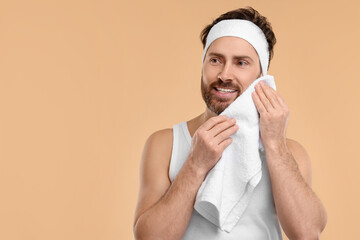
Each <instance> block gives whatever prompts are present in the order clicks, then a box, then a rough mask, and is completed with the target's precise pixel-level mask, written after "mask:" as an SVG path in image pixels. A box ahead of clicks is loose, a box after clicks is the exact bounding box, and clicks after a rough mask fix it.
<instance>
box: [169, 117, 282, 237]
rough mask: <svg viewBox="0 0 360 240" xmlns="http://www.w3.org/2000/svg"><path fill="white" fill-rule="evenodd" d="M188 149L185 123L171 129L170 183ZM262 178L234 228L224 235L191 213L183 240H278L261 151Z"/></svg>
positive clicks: (279, 233)
mask: <svg viewBox="0 0 360 240" xmlns="http://www.w3.org/2000/svg"><path fill="white" fill-rule="evenodd" d="M190 146H191V136H190V133H189V130H188V127H187V123H186V122H182V123H179V124H177V125H174V126H173V148H172V153H171V160H170V167H169V177H170V180H171V181H172V182H173V181H174V179H175V177H176V176H177V174H178V172H179V171H180V169H181V167H182V166H183V164H184V163H185V161H186V159H187V157H188V155H189V152H190ZM260 158H261V160H262V178H261V180H260V182H259V184H258V185H257V187H256V188H255V190H254V193H253V196H252V198H251V201H250V203H249V205H248V207H247V208H246V210H245V211H244V213H243V215H242V216H241V219H240V220H239V222H238V223H237V225H236V226H235V228H234V229H233V230H232V231H231V232H230V233H227V232H225V231H222V230H221V229H219V228H218V227H217V226H215V225H214V224H212V223H211V222H209V221H208V220H206V219H205V218H203V217H202V216H201V215H200V214H199V213H198V212H197V211H196V210H195V209H194V210H193V213H192V216H191V219H190V222H189V225H188V227H187V229H186V231H185V234H184V236H183V238H182V239H183V240H212V239H216V240H222V239H224V240H225V239H226V240H235V239H236V240H266V239H269V240H279V239H281V240H282V239H283V238H282V233H281V227H280V224H279V220H278V217H277V215H276V210H275V204H274V199H273V195H272V190H271V183H270V177H269V171H268V167H267V164H266V158H265V152H264V151H260Z"/></svg>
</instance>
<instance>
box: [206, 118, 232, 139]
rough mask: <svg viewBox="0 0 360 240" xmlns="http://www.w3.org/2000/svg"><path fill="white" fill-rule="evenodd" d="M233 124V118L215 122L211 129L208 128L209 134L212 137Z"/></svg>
mask: <svg viewBox="0 0 360 240" xmlns="http://www.w3.org/2000/svg"><path fill="white" fill-rule="evenodd" d="M235 124H236V121H235V119H233V118H231V119H229V120H227V121H224V122H221V123H218V124H216V125H215V126H214V127H213V128H212V129H210V130H209V134H210V135H211V136H213V137H216V136H217V135H218V134H219V133H221V132H223V131H224V130H225V129H227V128H229V127H231V126H234V125H235Z"/></svg>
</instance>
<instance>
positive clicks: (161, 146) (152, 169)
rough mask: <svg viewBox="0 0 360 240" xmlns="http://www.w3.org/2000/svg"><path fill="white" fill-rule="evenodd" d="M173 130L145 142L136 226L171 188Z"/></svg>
mask: <svg viewBox="0 0 360 240" xmlns="http://www.w3.org/2000/svg"><path fill="white" fill-rule="evenodd" d="M172 132H173V131H172V129H163V130H159V131H156V132H154V133H153V134H151V135H150V136H149V137H148V139H147V140H146V142H145V145H144V148H143V152H142V156H141V163H140V177H139V180H140V186H139V194H138V203H137V207H136V211H135V219H134V224H135V223H136V221H137V219H138V218H139V217H140V215H141V214H142V213H144V212H145V211H146V210H147V209H149V208H150V207H151V206H152V205H153V204H155V203H156V202H157V201H158V200H159V199H160V198H161V197H162V196H163V195H164V194H165V192H166V191H167V189H168V188H169V187H170V184H171V181H170V179H169V174H168V169H169V164H170V158H171V152H172Z"/></svg>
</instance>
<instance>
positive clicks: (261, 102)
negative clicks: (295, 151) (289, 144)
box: [252, 81, 290, 148]
mask: <svg viewBox="0 0 360 240" xmlns="http://www.w3.org/2000/svg"><path fill="white" fill-rule="evenodd" d="M252 98H253V100H254V103H255V106H256V108H257V110H258V112H259V113H260V138H261V141H262V143H263V145H264V147H265V148H268V147H270V148H278V147H280V146H286V128H287V123H288V119H289V115H290V111H289V108H288V106H287V105H286V103H285V101H284V100H283V99H282V98H281V97H280V95H279V94H278V93H277V92H276V91H275V90H274V89H273V88H272V87H270V86H268V85H267V84H266V83H265V82H263V81H260V82H259V83H258V84H256V85H255V91H254V92H253V93H252Z"/></svg>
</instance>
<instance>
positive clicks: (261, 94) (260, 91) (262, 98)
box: [255, 84, 274, 112]
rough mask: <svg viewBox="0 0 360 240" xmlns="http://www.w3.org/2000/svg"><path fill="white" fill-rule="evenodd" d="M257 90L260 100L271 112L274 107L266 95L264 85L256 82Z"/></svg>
mask: <svg viewBox="0 0 360 240" xmlns="http://www.w3.org/2000/svg"><path fill="white" fill-rule="evenodd" d="M255 91H256V93H257V95H258V97H259V99H260V101H261V102H262V104H263V105H264V107H265V109H266V111H267V112H270V111H271V110H272V109H273V108H274V107H273V106H272V105H271V103H270V101H269V100H268V99H267V97H266V95H265V93H264V91H263V89H262V87H261V86H260V84H256V86H255Z"/></svg>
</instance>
